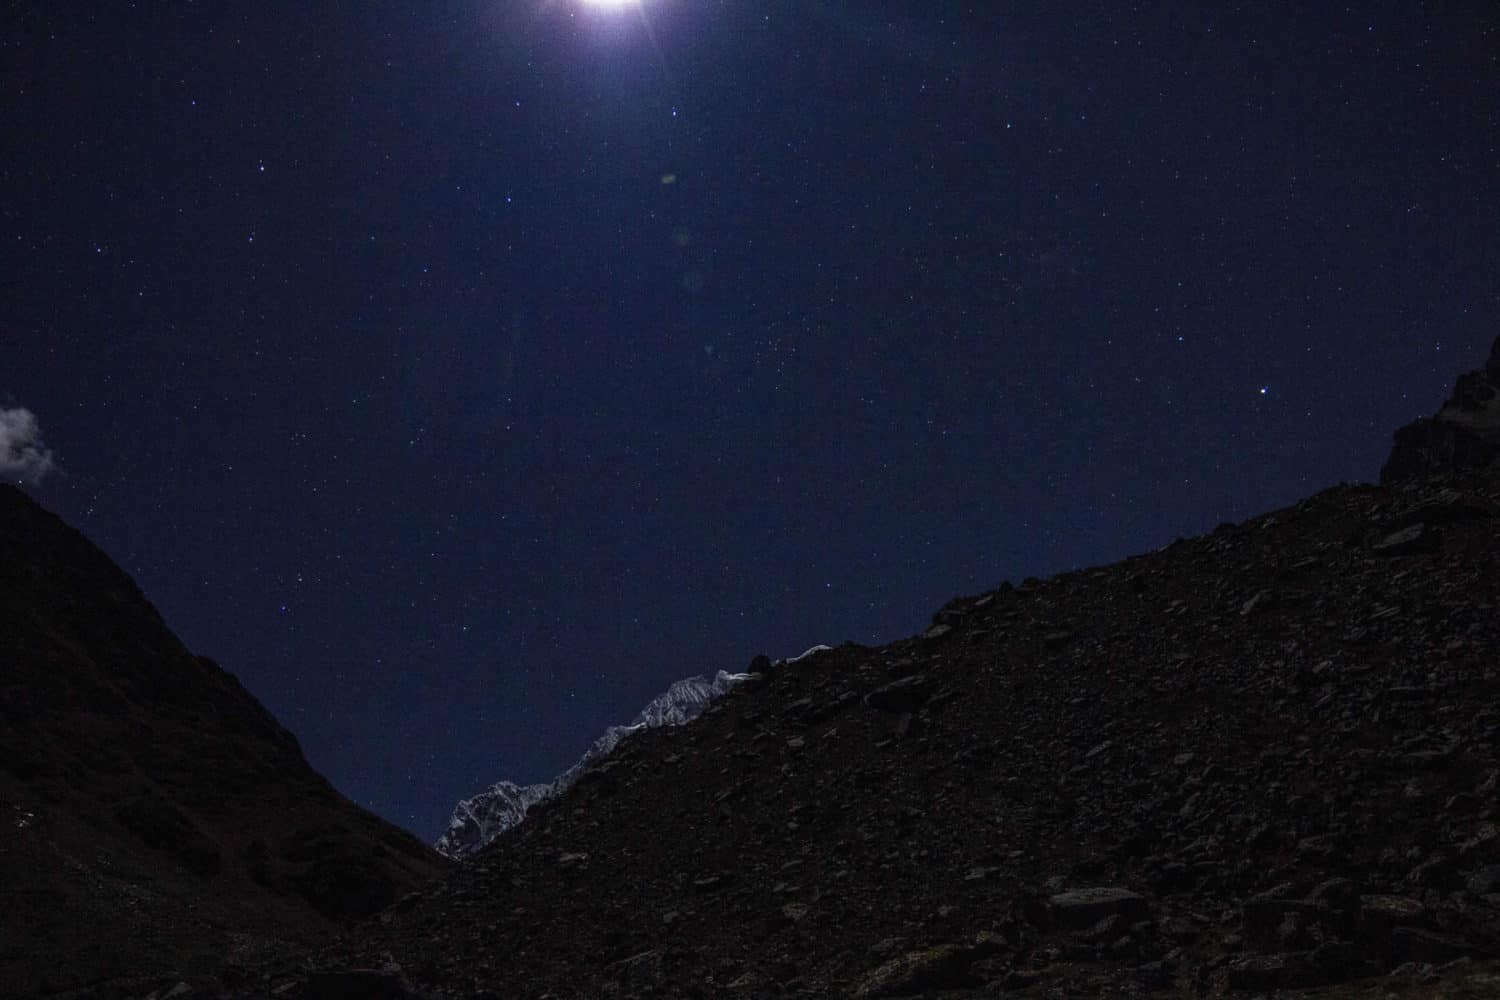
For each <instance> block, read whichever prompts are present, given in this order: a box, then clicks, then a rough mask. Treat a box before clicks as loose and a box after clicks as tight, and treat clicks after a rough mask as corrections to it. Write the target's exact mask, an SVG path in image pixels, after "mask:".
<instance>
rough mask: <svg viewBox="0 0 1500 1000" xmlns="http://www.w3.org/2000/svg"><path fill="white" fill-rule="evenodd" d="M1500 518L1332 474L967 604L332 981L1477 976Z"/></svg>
mask: <svg viewBox="0 0 1500 1000" xmlns="http://www.w3.org/2000/svg"><path fill="white" fill-rule="evenodd" d="M1497 512H1500V481H1497V479H1496V478H1494V477H1491V476H1480V477H1477V478H1471V479H1468V480H1462V481H1457V482H1454V483H1449V484H1437V483H1427V482H1422V483H1415V484H1409V485H1404V486H1401V487H1397V488H1382V487H1348V486H1345V487H1338V488H1335V489H1332V490H1329V491H1326V492H1324V493H1322V494H1319V495H1318V496H1316V497H1313V498H1311V499H1309V500H1307V501H1304V502H1303V503H1301V504H1298V505H1297V506H1295V507H1293V508H1290V509H1287V510H1283V511H1279V512H1276V513H1274V514H1270V515H1266V516H1263V517H1259V518H1256V519H1254V520H1252V521H1249V522H1247V523H1245V524H1242V525H1238V526H1232V527H1224V528H1222V529H1220V530H1219V531H1216V532H1215V533H1214V534H1213V535H1211V536H1208V537H1204V538H1198V539H1194V540H1191V541H1180V542H1177V543H1174V544H1173V545H1171V546H1168V547H1167V548H1166V549H1163V550H1161V551H1159V552H1156V553H1152V554H1150V555H1146V556H1142V557H1138V558H1134V559H1130V560H1126V561H1125V562H1122V563H1119V564H1116V565H1113V566H1108V567H1103V568H1100V569H1093V570H1087V571H1083V572H1076V573H1069V574H1066V575H1063V576H1060V577H1056V578H1054V579H1050V580H1046V581H1027V582H1025V583H1023V584H1022V585H1020V586H1016V587H1012V586H1003V587H1001V588H1000V589H998V590H996V591H992V592H990V593H987V594H984V595H981V596H977V597H973V598H967V599H963V600H958V601H955V602H952V603H951V604H950V605H949V606H947V607H945V608H944V609H942V610H941V611H939V612H938V614H937V615H936V616H935V621H934V625H933V627H932V628H930V629H929V630H928V631H927V632H926V633H925V634H924V637H922V638H915V639H910V640H905V641H902V642H897V643H893V644H891V645H889V646H886V647H883V648H879V649H867V648H862V647H858V646H844V647H841V648H839V649H836V650H833V651H830V652H825V653H821V654H819V655H817V656H814V657H811V658H809V659H807V660H805V661H803V662H802V663H800V664H797V665H795V666H794V667H789V668H783V669H782V670H780V671H772V672H771V673H770V674H769V675H768V676H764V677H762V678H759V679H756V680H752V681H750V682H747V683H746V684H744V685H741V686H740V687H739V688H738V689H737V690H736V691H735V692H733V693H731V694H730V695H728V696H727V697H726V698H724V699H723V700H722V701H720V702H718V703H716V704H715V705H713V706H712V707H710V708H709V709H708V711H707V712H705V713H704V715H703V716H702V717H701V718H699V719H698V720H697V721H696V722H693V723H690V724H689V725H687V726H684V727H681V728H676V729H656V730H649V731H644V732H641V733H638V734H636V735H634V736H632V737H631V738H629V739H628V740H626V741H624V742H623V743H622V744H621V745H620V746H619V747H617V748H616V750H615V752H614V753H613V754H612V755H610V757H609V758H608V759H607V760H606V761H605V762H604V764H603V765H602V766H601V767H598V768H595V769H592V770H590V771H588V772H587V773H586V774H585V775H584V776H583V778H582V779H581V780H580V781H579V782H578V783H577V784H576V785H575V786H574V787H573V788H572V789H571V790H570V791H568V792H567V793H566V794H564V795H562V796H559V797H558V798H557V799H554V800H552V801H549V802H546V803H543V804H541V805H539V806H538V807H537V808H536V809H535V810H534V813H533V815H532V817H531V818H530V819H528V821H527V822H526V823H524V824H522V825H521V826H520V827H518V828H516V829H515V830H513V831H511V832H510V833H509V834H507V835H506V836H503V837H501V838H500V839H499V840H498V841H497V842H496V843H495V844H493V845H492V846H491V847H490V848H489V849H488V850H486V851H485V852H483V853H482V854H480V855H479V857H478V858H477V859H476V860H475V861H473V862H472V863H471V864H470V865H468V866H466V868H465V869H464V870H462V871H460V872H458V873H456V874H455V875H454V876H453V877H452V878H451V879H450V880H449V881H447V882H446V883H444V884H443V885H442V886H441V887H440V888H437V889H434V890H433V891H430V892H428V893H427V894H426V895H425V896H424V897H423V898H421V899H420V900H413V901H410V902H409V903H408V904H407V905H406V906H405V907H404V908H402V911H401V912H399V913H391V914H388V915H386V916H385V917H384V918H383V921H384V922H383V924H382V925H381V926H380V927H378V928H372V929H371V934H370V935H369V936H367V937H364V938H362V939H361V940H359V941H358V942H353V943H350V944H347V945H345V946H344V947H342V948H341V949H339V950H336V951H333V952H329V953H327V954H325V955H323V956H322V957H321V958H320V961H321V962H323V963H326V964H329V965H338V964H356V965H366V964H371V963H375V962H377V961H378V960H379V959H380V956H383V955H386V954H390V955H392V956H394V958H395V960H396V962H397V963H398V964H399V965H400V966H401V967H402V969H403V970H404V975H405V976H406V977H407V979H408V980H409V982H410V984H411V986H412V987H414V988H415V989H416V990H417V991H419V992H420V993H421V995H424V996H431V997H438V996H448V997H457V996H468V995H472V992H473V991H474V990H476V989H488V990H492V991H494V993H495V994H496V995H500V996H516V997H542V996H551V997H612V996H619V997H628V996H640V997H644V996H658V997H659V996H671V997H688V996H719V995H747V996H860V997H863V996H884V995H912V994H916V993H923V992H930V993H931V994H932V995H939V994H941V995H943V996H953V997H962V996H980V995H989V993H991V992H993V991H995V990H1000V989H1009V988H1024V987H1027V986H1028V985H1032V984H1038V987H1039V988H1044V989H1046V988H1051V989H1057V990H1062V991H1065V992H1066V993H1067V994H1068V995H1089V996H1121V995H1131V994H1136V993H1148V992H1161V993H1164V994H1176V995H1180V994H1182V993H1184V992H1186V993H1189V994H1191V993H1194V992H1198V991H1202V992H1221V991H1224V990H1228V989H1247V990H1270V989H1272V988H1274V987H1278V986H1279V987H1285V988H1292V989H1299V990H1300V989H1304V988H1308V987H1311V986H1313V985H1316V984H1319V983H1327V982H1340V981H1345V980H1349V979H1353V978H1356V977H1358V976H1362V975H1373V974H1380V973H1386V972H1389V971H1391V970H1393V969H1396V968H1398V967H1401V966H1402V965H1403V964H1405V963H1408V962H1427V963H1434V964H1436V963H1443V962H1447V961H1449V960H1451V959H1453V958H1457V957H1463V956H1475V957H1481V958H1482V957H1485V956H1489V955H1493V954H1495V953H1496V952H1497V950H1500V814H1497V805H1496V802H1497V800H1496V782H1497V781H1500V713H1497V710H1496V708H1495V704H1496V696H1497V695H1500V665H1497V663H1496V661H1495V659H1494V651H1495V650H1496V649H1497V648H1500V616H1497V614H1496V610H1497V607H1500V530H1497V526H1500V517H1497ZM1455 974H1456V973H1455ZM274 979H275V977H274V976H273V977H272V979H271V980H268V981H267V982H268V985H271V984H274Z"/></svg>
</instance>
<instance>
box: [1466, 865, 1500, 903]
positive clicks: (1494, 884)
mask: <svg viewBox="0 0 1500 1000" xmlns="http://www.w3.org/2000/svg"><path fill="white" fill-rule="evenodd" d="M1464 887H1465V888H1467V889H1468V890H1469V891H1470V892H1472V893H1473V894H1474V895H1476V896H1485V895H1488V894H1490V893H1492V892H1500V865H1485V866H1484V867H1483V868H1481V869H1479V870H1478V871H1476V872H1472V873H1470V874H1469V876H1468V878H1466V879H1465V880H1464Z"/></svg>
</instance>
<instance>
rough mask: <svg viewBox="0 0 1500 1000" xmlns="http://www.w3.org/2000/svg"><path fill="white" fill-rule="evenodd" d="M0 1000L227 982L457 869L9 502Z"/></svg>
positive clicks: (48, 525) (71, 536)
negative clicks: (292, 944)
mask: <svg viewBox="0 0 1500 1000" xmlns="http://www.w3.org/2000/svg"><path fill="white" fill-rule="evenodd" d="M0 665H3V670H0V887H3V894H4V909H3V912H0V984H4V988H3V989H0V995H6V996H10V995H22V996H25V995H31V994H46V993H57V992H64V991H69V990H76V989H80V988H83V987H89V988H90V989H91V990H92V991H93V992H92V993H91V995H111V994H112V993H121V992H128V991H130V990H138V989H139V988H140V986H141V984H142V983H146V984H154V983H156V982H160V981H161V980H162V978H163V977H164V976H168V975H169V974H170V975H175V976H177V977H179V978H183V977H191V976H193V975H195V974H196V975H203V976H215V975H216V976H220V977H224V978H232V977H233V972H234V967H235V965H236V964H238V963H241V962H243V961H245V960H248V958H250V957H252V956H253V954H254V953H255V951H256V950H257V949H258V948H260V947H262V946H263V945H264V946H269V945H270V944H271V943H273V941H274V939H275V938H286V937H290V938H292V939H294V940H306V941H316V940H319V939H321V938H324V937H327V936H328V935H329V934H330V933H331V932H332V931H333V930H334V929H335V928H336V927H338V926H340V925H341V924H343V923H345V922H347V921H348V920H351V919H355V918H359V917H362V916H365V915H367V914H369V913H371V912H373V911H375V910H377V909H379V908H380V907H381V906H384V905H385V904H387V903H389V902H390V901H392V900H393V899H395V898H397V897H398V896H400V895H402V894H404V893H405V892H407V891H409V890H410V889H412V888H414V887H416V886H418V885H420V884H422V883H424V882H426V881H428V880H429V879H430V878H432V877H433V876H434V875H436V874H437V873H438V872H439V871H440V870H441V868H442V867H443V864H442V861H441V859H440V858H438V857H437V856H436V855H435V854H434V853H433V852H432V851H431V850H429V849H428V848H427V847H425V846H424V845H422V844H421V843H420V842H418V841H417V840H416V839H415V838H413V837H411V836H410V835H409V834H406V833H405V832H403V831H401V830H398V829H396V828H395V827H392V826H390V825H389V824H387V823H385V822H383V821H381V820H379V819H377V818H376V817H375V816H373V815H371V814H369V813H367V812H365V811H364V810H362V809H359V808H358V807H356V806H355V805H353V804H352V803H350V802H349V801H348V800H347V799H345V798H343V797H342V796H341V795H339V794H338V792H336V791H335V790H334V789H333V788H332V787H331V786H330V785H329V784H328V783H327V781H325V780H324V779H323V778H322V777H321V776H319V775H318V774H317V773H315V772H314V771H313V770H312V769H311V768H310V767H309V766H308V764H307V761H306V760H305V759H304V758H303V756H302V752H301V750H300V748H299V747H298V745H297V741H296V740H295V738H293V736H292V735H291V734H290V733H288V732H287V731H286V730H285V729H283V728H282V727H281V726H280V725H278V724H277V722H276V721H275V719H273V718H272V717H271V716H270V714H269V713H268V712H266V710H265V709H264V708H263V707H262V706H261V705H260V704H259V703H258V702H257V701H256V700H255V699H254V698H253V697H251V695H249V694H248V693H247V692H246V691H245V690H244V689H243V688H242V687H241V686H240V685H239V683H238V681H236V680H235V678H234V677H233V675H231V674H229V673H227V672H226V671H224V670H222V669H220V668H219V667H218V666H217V665H215V664H214V663H213V662H212V661H211V660H208V659H206V658H203V657H196V656H193V655H192V654H191V653H189V652H188V651H187V650H186V649H185V648H183V646H182V644H181V643H180V642H178V640H177V639H176V638H175V637H174V636H173V635H172V634H171V632H170V631H169V630H168V629H167V627H166V626H165V624H163V622H162V620H161V618H160V616H159V615H158V614H157V613H156V611H155V609H153V608H152V607H151V605H150V604H149V603H148V602H147V601H146V599H145V598H144V597H143V596H142V595H141V593H140V591H139V590H138V589H137V588H136V586H135V585H134V583H132V582H131V580H130V579H129V578H128V577H127V576H126V575H125V574H124V573H123V572H121V571H120V570H119V568H118V567H116V566H115V565H114V564H112V563H111V562H110V561H109V559H108V558H107V557H105V556H104V555H103V554H102V553H101V552H99V551H98V550H97V549H96V548H94V546H93V545H91V544H90V543H89V542H88V541H87V540H86V539H84V538H83V536H82V535H80V534H78V533H77V532H76V531H73V530H72V529H71V528H69V527H67V526H66V525H65V524H63V523H62V522H61V521H60V520H58V519H57V518H55V517H53V516H52V515H50V514H48V513H46V512H45V511H43V510H42V509H41V508H40V507H38V506H37V505H36V504H35V503H34V502H32V501H31V500H30V499H29V498H27V497H26V496H25V494H23V493H21V492H20V491H19V490H17V489H14V488H13V487H10V486H0Z"/></svg>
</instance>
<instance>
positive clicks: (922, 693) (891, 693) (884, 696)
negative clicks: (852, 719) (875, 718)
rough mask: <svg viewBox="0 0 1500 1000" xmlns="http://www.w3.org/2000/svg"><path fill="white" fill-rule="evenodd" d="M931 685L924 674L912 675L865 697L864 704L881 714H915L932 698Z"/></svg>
mask: <svg viewBox="0 0 1500 1000" xmlns="http://www.w3.org/2000/svg"><path fill="white" fill-rule="evenodd" d="M933 687H934V685H933V683H932V681H930V680H929V679H928V678H927V675H925V674H912V675H911V676H910V677H903V678H902V679H901V680H899V681H892V682H891V683H890V684H887V685H885V686H884V687H880V688H876V689H875V690H874V691H871V692H870V693H869V694H867V695H865V704H867V705H869V706H870V707H871V708H877V709H879V710H880V711H882V712H891V713H893V714H898V715H899V714H901V713H904V712H915V711H916V710H917V709H919V708H921V707H922V706H923V705H925V704H926V703H927V700H928V699H929V698H931V697H932V692H933Z"/></svg>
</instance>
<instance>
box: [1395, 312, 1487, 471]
mask: <svg viewBox="0 0 1500 1000" xmlns="http://www.w3.org/2000/svg"><path fill="white" fill-rule="evenodd" d="M1497 459H1500V339H1496V341H1495V344H1494V347H1493V348H1492V349H1491V350H1490V356H1489V360H1488V361H1487V362H1486V363H1485V366H1484V367H1483V368H1482V369H1480V370H1478V371H1472V372H1466V373H1465V374H1463V375H1460V376H1459V378H1458V382H1457V383H1456V384H1455V385H1454V387H1453V395H1452V396H1451V397H1449V399H1448V401H1447V402H1446V403H1444V404H1443V407H1442V409H1440V410H1439V411H1438V412H1437V413H1436V414H1435V415H1434V416H1431V417H1423V418H1422V419H1420V420H1416V421H1413V422H1412V423H1410V424H1407V425H1406V426H1405V427H1402V428H1401V429H1400V430H1398V431H1397V432H1396V440H1395V445H1394V447H1392V449H1391V454H1390V457H1389V458H1388V459H1387V460H1386V463H1385V466H1384V468H1382V469H1381V470H1380V481H1381V482H1383V483H1390V482H1396V481H1397V480H1402V479H1413V478H1420V477H1423V476H1433V475H1448V474H1452V473H1455V472H1463V471H1465V470H1467V469H1482V468H1488V467H1493V466H1494V465H1495V463H1496V460H1497Z"/></svg>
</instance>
